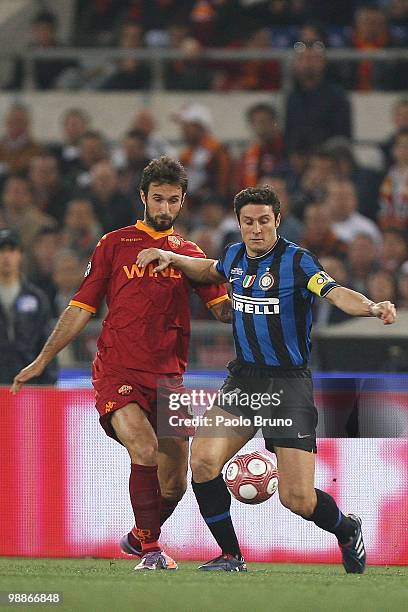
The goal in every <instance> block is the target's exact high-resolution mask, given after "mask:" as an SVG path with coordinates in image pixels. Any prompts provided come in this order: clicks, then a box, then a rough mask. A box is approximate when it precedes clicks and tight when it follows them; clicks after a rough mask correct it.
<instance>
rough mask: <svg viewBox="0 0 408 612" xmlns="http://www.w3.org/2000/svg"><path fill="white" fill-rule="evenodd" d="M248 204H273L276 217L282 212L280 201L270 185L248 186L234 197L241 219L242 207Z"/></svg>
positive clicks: (236, 210)
mask: <svg viewBox="0 0 408 612" xmlns="http://www.w3.org/2000/svg"><path fill="white" fill-rule="evenodd" d="M246 204H266V205H267V206H272V210H273V212H274V214H275V217H276V216H277V215H278V214H279V213H280V201H279V198H278V196H277V195H276V193H275V192H274V191H273V189H272V188H271V187H269V185H264V186H263V187H248V188H247V189H243V190H242V191H240V192H239V193H237V195H236V196H235V198H234V210H235V214H236V215H237V218H238V221H239V214H240V212H241V208H242V207H243V206H245V205H246Z"/></svg>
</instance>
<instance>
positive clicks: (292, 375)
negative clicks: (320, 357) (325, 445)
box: [219, 361, 317, 453]
mask: <svg viewBox="0 0 408 612" xmlns="http://www.w3.org/2000/svg"><path fill="white" fill-rule="evenodd" d="M228 370H229V372H230V375H229V376H228V378H226V380H225V382H224V384H223V386H222V387H221V389H220V395H221V394H222V401H221V402H220V403H219V407H220V408H222V409H223V410H225V411H226V412H228V413H229V414H231V415H233V416H234V417H236V418H237V419H239V422H240V423H242V424H243V425H244V424H245V425H248V424H249V422H250V423H251V424H252V425H253V426H254V427H255V428H256V429H257V430H258V429H261V430H262V435H263V437H264V439H265V448H266V449H267V450H269V451H271V452H275V451H274V448H275V447H281V448H299V449H302V450H305V451H308V452H313V453H316V426H317V410H316V407H315V405H314V400H313V384H312V377H311V373H310V370H309V369H308V368H299V369H287V370H286V369H281V368H276V369H272V368H262V367H258V366H254V365H251V364H244V363H239V362H237V361H232V362H230V363H229V364H228ZM244 420H245V422H244Z"/></svg>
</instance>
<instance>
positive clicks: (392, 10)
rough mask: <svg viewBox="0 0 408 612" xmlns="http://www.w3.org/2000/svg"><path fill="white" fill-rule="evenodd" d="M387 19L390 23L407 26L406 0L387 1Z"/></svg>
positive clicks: (407, 0) (407, 10)
mask: <svg viewBox="0 0 408 612" xmlns="http://www.w3.org/2000/svg"><path fill="white" fill-rule="evenodd" d="M388 4H389V6H388V19H389V21H390V23H391V24H392V25H395V26H402V27H407V26H408V0H391V2H389V3H388Z"/></svg>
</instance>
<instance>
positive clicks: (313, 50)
mask: <svg viewBox="0 0 408 612" xmlns="http://www.w3.org/2000/svg"><path fill="white" fill-rule="evenodd" d="M328 4H330V6H331V10H334V11H337V9H335V8H333V7H336V6H337V4H338V6H340V5H341V10H338V11H337V13H336V14H333V13H332V12H331V13H330V16H329V15H327V14H326V13H327V11H326V12H325V7H326V5H328ZM337 4H336V3H326V2H320V1H318V0H316V1H313V2H303V1H302V0H300V1H294V0H292V1H291V2H290V1H289V0H287V1H284V0H280V1H271V2H251V3H249V2H240V1H239V0H231V1H230V0H218V1H216V0H213V1H203V2H198V1H190V0H186V1H184V2H179V1H177V2H173V1H172V0H154V1H153V0H151V1H150V0H149V2H146V1H142V0H140V1H133V2H132V1H130V0H122V1H120V2H119V1H115V2H111V1H110V0H104V1H101V0H93V1H92V2H87V3H78V7H77V8H78V10H77V27H76V28H75V33H76V38H75V41H74V42H75V44H83V42H84V40H86V41H87V42H88V44H89V43H91V44H94V45H102V44H103V45H106V44H114V43H115V41H116V40H117V37H119V40H120V45H121V46H123V48H136V47H137V46H140V45H147V44H149V45H153V44H159V42H160V41H161V42H160V44H164V43H163V41H164V40H167V43H166V44H168V45H170V46H171V47H175V48H177V47H180V46H182V45H183V44H185V41H190V42H189V44H190V43H192V45H191V44H190V47H191V48H193V47H194V45H198V47H196V49H200V48H202V47H203V46H205V45H208V46H209V45H221V44H223V45H230V46H231V45H232V46H234V45H239V44H240V41H241V42H242V40H243V39H245V40H246V43H245V44H247V45H249V46H251V45H258V44H260V45H264V46H265V45H266V46H271V45H272V46H273V43H274V40H275V39H274V37H273V31H274V28H275V29H276V28H281V33H282V32H283V31H285V32H287V33H288V32H290V31H293V32H294V34H293V37H292V38H291V39H290V40H289V39H288V40H289V42H288V45H289V44H290V45H292V44H293V40H296V39H298V40H299V39H300V40H303V41H304V45H303V46H301V48H299V49H298V52H297V53H295V54H294V62H293V83H292V86H291V89H290V90H289V91H288V92H287V95H286V98H285V108H284V113H283V117H284V119H283V120H281V119H280V118H279V116H278V114H277V112H276V110H275V108H274V106H273V104H272V103H271V101H270V100H271V98H269V99H268V94H265V96H266V97H265V100H266V101H265V102H264V103H257V104H254V105H253V106H251V107H249V108H248V109H247V112H246V120H247V122H248V125H249V127H250V130H251V133H252V138H251V140H250V141H249V142H247V143H246V144H245V146H244V147H243V149H242V151H240V152H239V153H238V154H237V153H236V152H234V154H233V152H232V150H231V148H230V147H229V146H228V143H224V142H220V141H219V140H218V139H217V136H216V135H215V133H214V129H213V126H214V119H215V118H214V117H212V116H211V113H210V111H209V109H208V108H206V107H205V106H204V105H202V104H190V105H188V106H185V107H183V108H182V109H180V111H179V113H177V114H176V115H175V116H174V121H176V122H177V124H178V128H179V139H178V143H177V147H175V146H174V143H171V144H170V143H168V142H167V141H166V140H165V139H164V138H163V137H162V136H161V134H160V133H159V131H158V130H157V129H156V118H155V117H154V116H152V114H151V112H150V111H149V110H148V109H147V108H141V109H139V110H138V111H137V112H136V113H135V115H134V117H133V118H132V121H131V123H130V125H129V126H128V130H127V131H126V133H125V134H123V135H122V136H120V135H118V137H119V138H120V140H119V141H118V142H115V143H111V142H108V141H107V139H106V138H105V136H104V134H103V133H101V132H98V131H96V130H95V129H94V127H93V125H92V117H91V116H88V115H87V113H86V112H84V111H83V110H82V109H81V108H71V109H69V110H68V111H67V112H65V114H64V115H63V116H62V117H61V138H60V140H59V142H56V143H49V142H37V141H35V140H34V138H33V137H32V132H31V109H30V108H28V107H26V106H24V105H23V104H21V103H19V102H14V103H13V104H12V105H11V106H10V108H9V109H8V111H7V113H6V115H5V116H4V118H3V122H2V125H0V187H1V199H0V229H1V228H11V229H13V230H14V231H16V232H17V234H18V236H19V240H20V241H21V246H22V249H23V251H24V254H25V274H26V276H27V278H28V279H29V281H30V282H32V283H34V284H35V285H36V286H37V287H39V288H40V289H42V290H43V291H44V292H45V293H46V294H47V296H48V298H49V301H50V303H51V305H52V312H53V315H54V316H58V315H59V314H60V313H61V311H62V310H63V309H64V308H65V306H66V304H67V303H68V301H69V298H70V297H71V296H72V294H73V293H74V292H75V290H76V288H77V287H78V285H79V283H80V282H81V279H82V275H83V271H84V269H85V266H86V262H87V261H88V259H89V256H90V254H91V252H92V250H93V248H94V247H95V244H96V243H97V241H98V239H99V237H100V236H101V235H102V234H104V233H106V232H109V231H112V230H114V229H116V228H119V227H122V226H126V225H129V224H132V223H134V222H135V220H136V219H140V218H142V217H143V206H142V203H141V201H140V198H139V194H138V186H139V181H140V176H141V172H142V170H143V168H144V167H145V166H146V165H147V163H148V162H149V161H150V160H151V159H152V158H154V157H158V156H160V155H162V154H170V155H174V156H177V157H178V158H179V159H180V160H181V161H182V163H183V164H184V165H185V167H186V169H187V171H188V175H189V190H188V205H187V206H186V207H184V209H183V213H182V215H181V216H180V217H179V219H178V221H177V229H178V230H179V231H180V232H181V233H182V234H183V235H185V236H186V237H188V238H189V239H191V240H193V241H196V242H197V243H198V244H199V245H200V246H201V247H202V248H203V250H205V251H206V253H207V254H208V256H209V257H215V258H217V257H218V256H220V255H221V253H222V252H223V249H224V247H225V246H226V245H227V244H228V243H231V242H233V241H237V240H239V231H238V226H237V222H236V219H235V218H234V215H233V214H232V198H233V196H234V194H235V193H236V192H237V191H239V190H240V189H242V188H244V187H248V186H255V185H263V184H270V185H272V186H273V187H274V188H275V189H276V191H277V192H278V194H279V197H280V200H281V204H282V223H281V230H280V232H281V234H282V235H283V236H284V237H286V238H288V239H289V240H293V241H294V242H297V243H299V244H301V245H302V246H304V247H305V248H308V249H310V250H311V251H312V252H314V253H315V254H316V255H317V256H318V257H319V258H321V261H322V264H323V265H324V267H325V269H326V270H327V272H328V273H329V274H332V275H333V276H334V277H335V278H336V279H338V280H339V282H341V283H344V284H345V285H347V286H350V287H352V288H354V289H356V290H359V291H362V292H364V293H367V294H368V295H369V296H370V297H371V298H372V299H373V300H374V301H376V302H377V301H381V300H384V299H390V300H392V301H394V302H395V303H396V304H397V305H398V307H400V308H401V307H407V308H408V239H407V236H408V98H404V97H403V96H402V97H401V98H400V100H399V101H398V102H397V103H396V104H395V106H394V109H393V118H392V119H393V124H394V132H393V134H391V135H390V137H389V139H388V140H387V141H386V142H383V143H378V144H379V150H381V152H382V158H383V164H382V168H378V167H377V168H376V169H373V168H370V167H366V166H362V165H361V164H360V163H359V161H358V158H357V157H356V155H355V152H354V150H353V145H352V142H351V126H352V116H351V107H350V102H349V99H348V95H347V93H346V91H345V88H344V87H342V85H341V82H342V79H341V78H340V79H339V78H338V77H339V75H341V74H343V76H344V74H346V72H347V70H348V69H347V70H346V68H347V65H345V64H342V65H341V66H335V65H334V66H333V65H328V62H327V59H326V56H325V53H324V48H323V47H322V46H321V45H316V44H315V43H316V42H319V41H323V42H324V44H325V45H326V46H327V45H330V44H332V43H331V42H330V41H331V40H334V39H333V37H331V35H330V32H329V31H330V28H329V27H328V26H327V28H326V30H325V25H324V24H325V23H326V24H327V23H328V20H329V17H330V23H338V30H339V28H340V29H341V31H342V32H343V34H344V36H346V33H347V32H349V34H350V36H349V38H348V39H347V37H345V38H344V39H342V40H343V42H342V43H341V44H344V45H347V44H349V45H353V46H354V47H355V48H361V49H364V48H370V49H372V48H379V46H380V41H382V43H383V46H386V45H391V44H394V42H392V38H391V33H392V32H396V31H399V32H400V39H399V42H398V44H401V45H402V44H404V36H405V34H406V31H407V30H406V29H407V28H408V1H407V2H405V1H391V2H377V3H371V4H369V5H365V6H364V7H362V6H361V3H359V2H351V1H347V2H342V3H337ZM85 5H86V10H82V9H83V7H84V6H85ZM326 8H327V7H326ZM159 9H160V10H159ZM231 11H232V12H231ZM362 11H365V14H364V19H360V17H361V13H362ZM232 15H233V19H232V17H231V16H232ZM336 15H337V16H336ZM182 17H183V18H182ZM316 17H319V18H320V23H317V22H316V21H313V20H315V19H316ZM380 22H381V24H382V25H381V27H386V28H387V35H385V34H384V33H383V34H384V35H380V32H381V31H382V30H381V27H380ZM226 23H231V24H233V25H234V27H233V28H226V27H225V24H226ZM375 23H376V25H375ZM109 24H110V26H109ZM112 24H114V26H113V27H111V26H112ZM259 24H263V26H262V28H261V29H260V28H259V27H258V25H259ZM265 24H266V25H267V26H268V28H267V29H265ZM321 24H323V25H321ZM362 24H364V25H362ZM370 24H371V26H370ZM108 26H109V27H108ZM56 27H57V25H56V21H55V18H54V16H53V15H52V14H50V13H48V12H45V13H44V12H42V13H40V14H39V15H38V16H36V18H35V19H34V20H33V22H32V35H33V46H34V47H52V46H57V45H58V43H57V35H56ZM331 27H332V26H331ZM336 27H337V26H336ZM359 27H360V28H362V29H363V30H364V28H365V30H364V32H361V31H360V30H359ZM370 27H371V28H373V31H374V30H375V28H377V30H376V31H377V38H376V40H377V42H378V45H377V43H376V42H375V41H374V38H373V31H372V32H371V33H370V31H369V29H370ZM291 28H292V30H291ZM339 31H340V30H339ZM248 32H249V35H248ZM227 35H228V36H227ZM223 36H224V37H225V36H227V38H223ZM364 37H366V38H364ZM370 37H371V38H370ZM364 40H365V41H366V43H367V44H365V43H364ZM154 41H156V43H154ZM158 41H159V42H158ZM370 41H371V42H370ZM333 44H334V43H333ZM337 44H340V42H338V43H337ZM395 44H397V42H395ZM47 61H48V60H41V62H43V63H44V64H41V62H40V60H38V63H37V69H38V70H37V71H36V78H37V81H38V83H37V84H38V86H39V87H40V88H43V89H47V88H49V87H53V86H54V85H55V82H56V79H57V78H59V77H58V75H60V74H61V72H63V71H65V70H67V69H68V70H71V69H72V68H74V69H77V68H76V67H75V66H70V67H67V66H66V65H62V64H61V65H60V66H59V68H58V70H57V69H56V68H55V66H54V68H55V70H54V71H53V70H52V69H51V68H50V66H47V65H46V64H47ZM50 61H51V60H50ZM59 61H60V62H61V61H62V60H59ZM127 62H128V60H124V62H123V66H122V67H121V66H118V65H112V66H110V67H109V70H108V72H109V74H100V73H99V74H96V73H94V75H93V78H94V82H95V83H96V81H98V83H99V84H98V87H100V88H102V89H103V88H106V89H122V88H127V86H128V85H129V83H132V88H133V86H135V87H134V88H137V87H138V86H139V85H136V82H137V81H138V80H139V81H138V82H139V84H141V86H145V84H146V81H147V80H148V75H147V73H146V72H145V68H146V67H143V65H142V64H138V62H136V61H135V60H132V61H130V62H129V64H128V63H127ZM176 64H177V65H176ZM250 64H251V65H248V66H246V65H245V62H244V63H241V64H240V73H239V74H238V73H235V74H233V75H230V74H229V73H228V70H227V72H225V73H224V76H225V75H227V77H226V79H227V81H228V83H229V85H226V81H224V85H222V84H221V85H220V81H219V82H218V85H217V86H216V88H217V87H218V88H219V87H220V88H221V89H222V88H223V87H224V86H225V87H231V88H235V87H237V88H239V89H259V88H260V89H269V88H271V89H273V88H278V87H280V80H279V79H280V76H279V75H280V67H279V65H278V63H275V62H266V63H265V62H263V64H265V66H264V67H263V68H262V69H261V67H260V64H258V63H257V62H255V63H254V62H250ZM363 65H365V67H364V66H363ZM22 68H23V65H22V64H21V62H20V60H17V61H16V65H15V70H14V74H13V79H12V82H11V83H10V84H9V88H11V89H13V88H14V89H15V88H18V87H20V86H21V79H22V78H23V77H22ZM122 68H123V71H122V72H121V70H122ZM167 68H168V74H167V76H168V83H172V84H177V85H176V88H177V89H183V87H184V86H186V88H191V85H192V84H193V85H194V84H196V85H197V84H200V87H201V86H202V88H211V87H212V86H213V85H214V82H213V79H214V78H215V79H219V76H220V74H221V73H220V72H219V71H218V70H217V69H214V66H213V67H211V66H208V67H207V69H200V71H199V72H198V71H197V70H196V67H194V66H192V65H190V66H189V67H187V68H188V69H187V68H186V66H184V68H183V66H180V65H178V62H176V63H175V64H174V65H172V64H171V63H170V64H169V66H167ZM375 68H376V67H375V66H371V67H370V65H368V64H365V63H364V62H361V64H359V66H358V67H357V70H356V71H354V72H350V71H349V72H348V73H347V74H348V77H347V78H349V77H350V75H352V77H353V78H352V81H349V82H348V85H349V86H352V87H353V88H356V89H363V90H367V89H370V88H373V87H375V88H381V86H382V85H384V81H381V78H380V73H379V72H378V71H377V70H376V69H375ZM128 69H129V70H130V72H132V71H134V74H135V75H136V73H138V77H137V78H136V76H135V79H134V80H132V78H131V77H130V76H129V71H128ZM184 69H186V70H185V71H184ZM264 69H265V72H263V70H264ZM189 71H190V72H189ZM221 72H222V71H221ZM390 72H392V73H393V74H394V73H396V74H399V75H400V76H401V71H388V72H387V73H390ZM181 74H183V75H184V76H186V75H187V80H186V81H185V82H183V78H184V77H181V76H180V75H181ZM188 74H189V76H188ZM405 74H406V73H405ZM179 77H180V79H181V80H179V81H178V78H179ZM207 77H209V78H207ZM377 77H378V79H379V80H377ZM84 78H85V77H84ZM189 79H190V80H189ZM200 79H202V83H201V82H200ZM183 83H184V84H183ZM260 84H261V87H259V85H260ZM363 84H364V86H363ZM272 85H273V86H272ZM392 87H393V89H398V87H397V86H396V85H395V83H394V84H393V86H392ZM193 314H194V316H195V317H196V318H204V317H206V316H208V314H207V313H205V312H204V311H203V310H202V309H200V308H199V307H198V306H194V308H193ZM315 316H316V322H317V323H318V324H325V323H336V322H338V321H340V320H342V319H343V317H344V316H346V315H344V314H343V313H341V312H340V311H337V310H335V309H334V308H332V307H330V305H328V304H326V303H324V302H323V301H322V302H321V303H319V305H318V306H317V308H316V313H315Z"/></svg>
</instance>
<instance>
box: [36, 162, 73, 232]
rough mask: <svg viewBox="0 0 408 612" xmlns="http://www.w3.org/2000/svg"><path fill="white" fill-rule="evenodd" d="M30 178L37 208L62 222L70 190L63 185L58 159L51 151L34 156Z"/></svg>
mask: <svg viewBox="0 0 408 612" xmlns="http://www.w3.org/2000/svg"><path fill="white" fill-rule="evenodd" d="M28 178H29V181H30V185H31V189H32V192H33V196H34V205H35V206H36V208H39V209H40V210H41V211H43V212H45V213H47V214H48V215H51V216H52V217H54V219H56V220H57V221H58V222H59V223H60V224H61V223H62V219H63V216H64V209H65V204H66V202H67V201H68V199H69V192H68V190H67V189H66V188H64V187H63V185H62V182H61V177H60V173H59V168H58V162H57V159H56V158H55V157H54V156H53V155H51V154H50V153H42V154H41V155H37V156H36V157H33V158H32V159H31V161H30V167H29V171H28Z"/></svg>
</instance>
